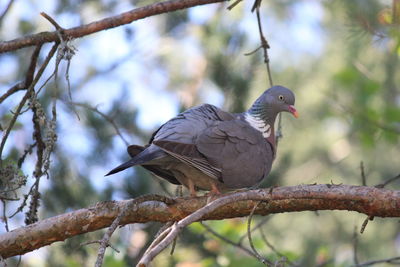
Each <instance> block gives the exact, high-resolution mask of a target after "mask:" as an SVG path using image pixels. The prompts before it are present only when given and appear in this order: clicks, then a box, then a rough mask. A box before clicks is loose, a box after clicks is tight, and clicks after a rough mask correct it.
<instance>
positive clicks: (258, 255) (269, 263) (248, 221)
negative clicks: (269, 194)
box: [247, 201, 272, 266]
mask: <svg viewBox="0 0 400 267" xmlns="http://www.w3.org/2000/svg"><path fill="white" fill-rule="evenodd" d="M260 203H261V201H258V202H257V203H256V204H255V205H254V207H253V209H252V210H251V213H250V215H249V219H248V220H247V237H248V238H249V243H250V247H251V249H252V250H253V252H254V255H256V257H257V259H258V260H259V261H260V262H262V263H263V264H265V265H268V266H271V265H272V262H270V261H269V260H267V259H266V258H264V257H263V256H261V255H260V254H259V253H258V251H257V250H256V248H255V247H254V243H253V238H252V236H251V219H252V218H253V215H254V211H255V210H256V208H257V207H258V205H259V204H260Z"/></svg>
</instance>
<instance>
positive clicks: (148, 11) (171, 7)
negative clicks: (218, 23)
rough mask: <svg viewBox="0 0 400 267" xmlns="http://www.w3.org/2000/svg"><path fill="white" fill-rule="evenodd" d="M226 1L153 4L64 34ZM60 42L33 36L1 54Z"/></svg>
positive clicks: (50, 35)
mask: <svg viewBox="0 0 400 267" xmlns="http://www.w3.org/2000/svg"><path fill="white" fill-rule="evenodd" d="M225 1H227V0H169V1H164V2H159V3H155V4H151V5H148V6H144V7H139V8H136V9H133V10H131V11H128V12H124V13H122V14H119V15H116V16H112V17H108V18H105V19H102V20H98V21H95V22H92V23H89V24H85V25H81V26H78V27H75V28H71V29H65V30H64V31H63V33H64V35H65V36H67V37H69V38H71V39H74V38H79V37H82V36H86V35H89V34H92V33H95V32H99V31H102V30H106V29H111V28H114V27H118V26H121V25H124V24H129V23H131V22H133V21H136V20H139V19H143V18H147V17H150V16H154V15H159V14H162V13H167V12H171V11H176V10H180V9H185V8H190V7H194V6H200V5H206V4H212V3H218V2H225ZM58 40H59V36H58V34H57V31H53V32H41V33H37V34H32V35H28V36H25V37H21V38H17V39H14V40H11V41H5V42H0V53H4V52H9V51H14V50H17V49H20V48H24V47H28V46H33V45H38V44H44V43H48V42H54V41H58Z"/></svg>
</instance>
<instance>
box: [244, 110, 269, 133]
mask: <svg viewBox="0 0 400 267" xmlns="http://www.w3.org/2000/svg"><path fill="white" fill-rule="evenodd" d="M245 119H246V121H247V122H248V123H249V124H250V126H251V127H253V128H254V129H256V130H257V131H259V132H261V133H262V135H263V137H264V138H268V137H269V136H270V135H271V126H270V125H269V124H267V123H266V122H265V121H263V120H262V119H260V118H257V117H255V116H252V115H251V114H249V113H246V115H245Z"/></svg>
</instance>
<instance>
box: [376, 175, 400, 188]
mask: <svg viewBox="0 0 400 267" xmlns="http://www.w3.org/2000/svg"><path fill="white" fill-rule="evenodd" d="M398 179H400V173H399V174H397V175H396V176H394V177H392V178H390V179H387V180H386V181H384V182H383V183H380V184H377V185H375V187H376V188H384V187H385V186H387V185H388V184H390V183H393V182H394V181H396V180H398Z"/></svg>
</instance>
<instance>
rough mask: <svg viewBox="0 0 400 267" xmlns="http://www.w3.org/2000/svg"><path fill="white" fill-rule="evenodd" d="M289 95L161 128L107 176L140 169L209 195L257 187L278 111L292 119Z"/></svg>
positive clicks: (210, 110)
mask: <svg viewBox="0 0 400 267" xmlns="http://www.w3.org/2000/svg"><path fill="white" fill-rule="evenodd" d="M294 102H295V97H294V94H293V93H292V91H290V90H289V89H287V88H285V87H283V86H274V87H272V88H270V89H268V90H266V91H265V92H264V93H263V94H262V95H261V96H260V97H259V98H258V99H257V100H256V101H255V102H254V104H253V105H252V107H251V108H250V109H249V110H248V111H247V112H244V113H239V114H231V113H228V112H225V111H222V110H221V109H219V108H217V107H215V106H213V105H209V104H204V105H201V106H198V107H194V108H191V109H188V110H187V111H185V112H183V113H181V114H178V115H177V116H176V117H174V118H172V119H171V120H169V121H168V122H166V123H165V124H164V125H162V126H161V127H160V128H159V129H158V130H157V131H156V132H155V133H154V134H153V136H152V137H151V139H150V141H149V144H148V145H147V146H145V147H141V146H137V145H133V146H129V147H128V153H129V154H130V156H131V157H132V159H131V160H129V161H127V162H125V163H124V164H122V165H120V166H118V167H117V168H115V169H113V170H112V171H110V172H109V173H108V174H107V175H110V174H114V173H117V172H119V171H122V170H124V169H126V168H128V167H131V166H134V165H141V166H143V167H144V168H146V169H147V170H149V171H151V172H152V173H154V174H156V175H157V176H160V177H162V178H164V179H166V180H168V181H169V182H171V183H174V184H183V185H185V186H186V187H188V188H189V190H190V192H191V194H192V195H195V190H196V189H203V190H211V191H213V192H214V193H218V192H220V191H225V190H229V189H237V188H249V187H254V186H257V185H258V184H259V183H260V182H261V181H262V180H263V179H264V178H265V177H266V176H267V175H268V174H269V172H270V170H271V165H272V162H273V160H274V157H275V135H274V122H275V118H276V116H277V114H278V113H279V112H281V111H287V112H291V113H292V114H293V115H294V116H296V117H297V111H296V110H295V109H294V107H293V105H294Z"/></svg>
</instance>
